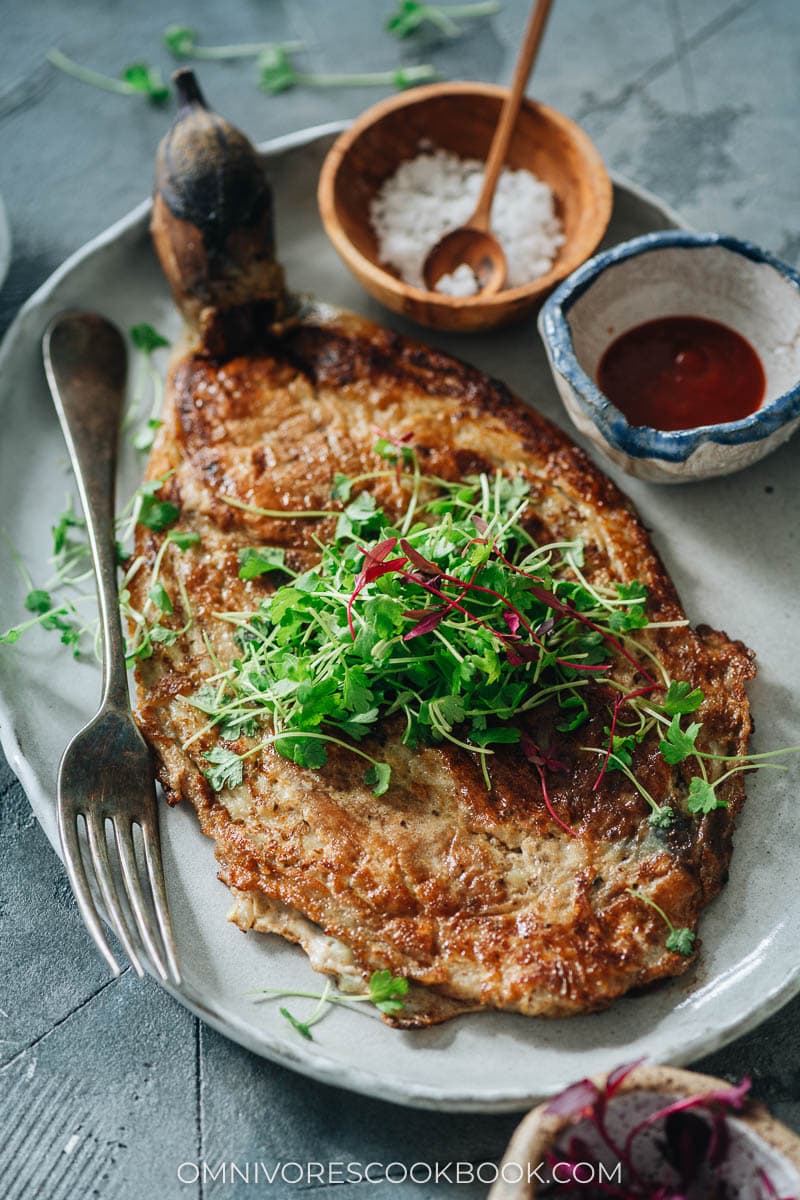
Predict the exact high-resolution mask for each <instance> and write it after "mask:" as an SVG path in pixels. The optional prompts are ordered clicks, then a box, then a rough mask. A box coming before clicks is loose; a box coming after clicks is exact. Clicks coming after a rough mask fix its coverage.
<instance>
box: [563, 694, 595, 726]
mask: <svg viewBox="0 0 800 1200" xmlns="http://www.w3.org/2000/svg"><path fill="white" fill-rule="evenodd" d="M559 708H560V709H561V711H562V712H567V713H569V712H572V714H573V715H572V716H571V717H569V716H568V717H567V718H566V719H565V720H564V721H558V722H557V723H556V729H557V730H558V732H559V733H571V732H572V730H573V729H579V728H580V726H581V725H583V724H584V723H585V722H586V721H588V720H589V706H588V705H587V703H586V701H585V700H584V699H583V697H582V696H579V695H578V693H577V692H572V693H570V694H569V695H568V696H567V697H566V698H565V699H564V700H561V699H559Z"/></svg>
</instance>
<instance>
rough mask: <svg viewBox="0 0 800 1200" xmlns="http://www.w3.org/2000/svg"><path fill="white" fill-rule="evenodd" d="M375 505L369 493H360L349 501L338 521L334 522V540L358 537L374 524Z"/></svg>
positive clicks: (373, 498)
mask: <svg viewBox="0 0 800 1200" xmlns="http://www.w3.org/2000/svg"><path fill="white" fill-rule="evenodd" d="M376 515H377V505H376V504H375V497H374V496H373V495H372V493H371V492H360V493H359V494H358V495H357V496H356V498H355V500H351V501H350V503H349V504H348V506H347V508H346V509H345V510H344V512H343V513H342V515H341V516H340V517H339V520H338V521H337V522H336V533H335V537H336V540H337V541H339V540H340V539H341V538H346V537H354V536H356V537H357V536H358V535H359V533H360V532H361V531H362V530H363V529H365V528H369V527H371V526H373V525H374V524H375V519H376Z"/></svg>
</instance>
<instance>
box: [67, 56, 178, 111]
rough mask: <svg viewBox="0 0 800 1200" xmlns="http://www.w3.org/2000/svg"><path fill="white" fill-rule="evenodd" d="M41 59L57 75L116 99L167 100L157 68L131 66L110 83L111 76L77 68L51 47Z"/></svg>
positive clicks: (154, 101) (84, 68) (144, 64)
mask: <svg viewBox="0 0 800 1200" xmlns="http://www.w3.org/2000/svg"><path fill="white" fill-rule="evenodd" d="M45 57H46V58H47V61H48V62H49V63H50V64H51V65H52V66H54V67H57V68H58V70H59V71H63V72H64V73H65V74H66V75H71V76H72V77H73V79H79V80H80V81H81V83H88V84H90V85H91V86H92V87H96V88H101V89H102V90H103V91H105V92H114V93H115V94H116V95H118V96H147V97H148V99H149V100H151V101H152V102H153V103H154V104H163V103H164V101H165V100H168V99H169V94H170V93H169V88H168V87H167V85H166V84H165V83H164V80H163V79H162V78H161V73H160V72H159V70H158V68H157V67H150V66H148V65H147V63H131V65H130V66H128V67H125V69H124V70H123V71H122V72H121V75H120V78H119V79H114V78H113V77H112V76H111V75H104V74H102V72H100V71H93V70H92V69H91V68H90V67H84V66H81V64H80V63H76V62H75V61H74V59H71V58H68V57H67V55H66V54H64V53H63V52H62V51H61V50H58V49H56V48H55V47H54V48H53V49H52V50H48V52H47V54H46V56H45Z"/></svg>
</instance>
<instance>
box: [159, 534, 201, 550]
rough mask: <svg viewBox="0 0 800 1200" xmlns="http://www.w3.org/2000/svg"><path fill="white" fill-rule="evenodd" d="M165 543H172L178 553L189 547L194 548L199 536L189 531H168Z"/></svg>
mask: <svg viewBox="0 0 800 1200" xmlns="http://www.w3.org/2000/svg"><path fill="white" fill-rule="evenodd" d="M167 541H168V542H173V543H174V544H175V545H176V546H177V547H178V549H179V550H180V551H184V550H188V549H189V547H190V546H196V545H197V544H198V542H199V541H200V534H199V533H194V532H193V531H192V530H190V529H170V531H169V533H168V534H167Z"/></svg>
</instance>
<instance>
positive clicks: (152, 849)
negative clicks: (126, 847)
mask: <svg viewBox="0 0 800 1200" xmlns="http://www.w3.org/2000/svg"><path fill="white" fill-rule="evenodd" d="M142 839H143V841H144V856H145V860H146V862H147V873H148V875H149V877H150V887H151V889H152V892H153V904H154V907H155V910H156V917H157V919H158V926H159V929H160V930H161V937H162V940H163V942H164V949H165V950H166V953H167V961H168V963H169V970H170V975H171V978H172V982H173V984H174V985H175V987H180V983H181V971H180V967H179V966H178V951H177V947H176V945H175V934H174V933H173V931H172V921H171V919H170V915H169V903H168V901H167V889H166V885H165V883H164V865H163V862H162V859H161V837H160V834H159V831H158V818H157V817H156V819H155V821H151V820H150V819H147V820H144V821H142Z"/></svg>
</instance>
